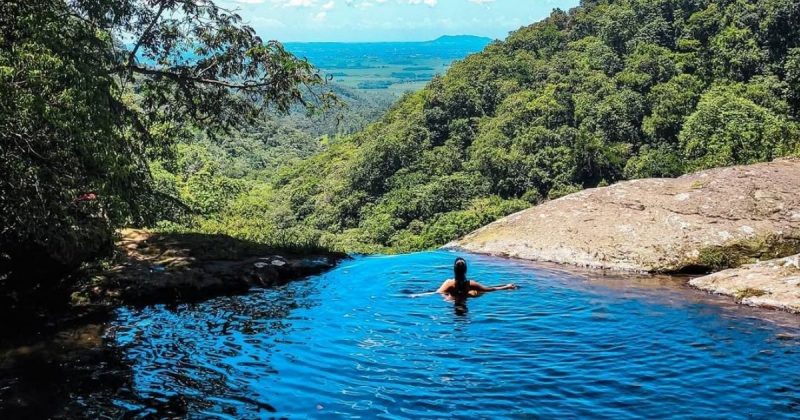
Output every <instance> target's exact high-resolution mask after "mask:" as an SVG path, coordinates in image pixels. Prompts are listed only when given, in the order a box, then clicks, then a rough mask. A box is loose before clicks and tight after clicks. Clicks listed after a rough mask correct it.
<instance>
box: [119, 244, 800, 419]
mask: <svg viewBox="0 0 800 420" xmlns="http://www.w3.org/2000/svg"><path fill="white" fill-rule="evenodd" d="M454 258H455V254H452V253H448V252H431V253H419V254H412V255H402V256H394V257H363V258H362V257H359V258H356V259H354V260H350V261H345V262H344V263H343V264H342V265H341V266H339V267H338V268H337V269H335V270H333V271H331V272H329V273H327V274H324V275H321V276H318V277H313V278H310V279H308V280H305V281H298V282H295V283H291V284H289V285H287V286H285V287H282V288H279V289H275V290H264V291H257V292H253V293H251V294H248V295H246V296H237V297H222V298H218V299H214V300H211V301H209V302H205V303H201V304H194V305H181V306H178V307H172V308H168V307H164V306H156V307H151V308H147V309H143V310H130V309H125V310H121V311H120V313H119V317H118V319H117V321H115V323H114V326H113V328H112V330H111V331H112V332H111V333H110V334H111V335H110V337H111V338H113V339H115V340H116V342H117V343H118V344H119V345H121V346H122V347H123V352H124V357H125V358H126V359H127V360H128V363H130V364H132V369H133V389H131V390H129V393H128V394H127V395H130V396H131V397H130V398H121V397H120V398H117V400H116V402H115V404H117V405H118V407H124V408H126V409H130V410H138V413H139V414H140V415H147V414H148V413H150V414H154V413H155V412H154V411H151V410H154V409H153V408H152V407H154V406H155V405H154V404H155V403H154V402H159V401H160V403H161V404H162V405H165V406H169V405H170V404H172V405H174V404H176V403H175V402H176V401H179V402H180V404H181V405H182V410H186V414H188V416H190V417H209V416H216V417H230V418H242V417H243V418H254V417H256V418H258V417H261V418H263V417H270V416H278V417H283V416H287V417H290V418H298V417H341V416H348V417H351V416H360V417H364V418H372V417H379V416H380V417H413V418H417V417H437V416H446V415H451V414H452V415H454V416H463V417H472V418H497V417H512V418H522V417H525V418H528V417H559V418H562V417H594V418H615V419H616V418H626V417H647V418H665V417H672V418H684V417H704V418H708V417H715V418H731V417H756V418H765V417H771V418H775V417H792V416H800V339H798V336H797V333H798V330H797V326H798V324H799V323H800V321H798V319H800V318H793V317H792V316H789V315H786V316H785V317H784V318H782V319H783V321H784V322H783V323H776V322H774V321H766V320H761V319H759V318H757V317H755V316H753V315H758V314H759V313H757V312H755V310H752V309H747V308H733V307H731V306H730V305H724V304H723V305H718V304H717V303H720V302H724V300H721V299H716V298H713V297H707V296H706V295H704V294H702V293H700V292H697V291H693V290H690V289H687V288H682V287H679V286H676V285H675V284H672V283H670V282H669V281H659V280H655V279H654V280H649V281H648V280H631V279H624V278H607V279H605V280H597V279H591V278H586V277H581V276H578V275H573V274H568V273H565V272H562V271H558V270H551V269H542V268H536V266H535V265H530V264H524V263H518V262H512V261H508V260H502V259H495V258H489V257H480V256H470V255H468V256H467V259H468V261H469V263H470V266H469V276H470V278H473V279H477V280H479V281H481V282H483V283H484V284H498V283H507V282H515V283H517V284H518V285H519V286H520V289H519V290H516V291H503V292H495V293H490V294H487V295H485V296H482V297H480V298H476V299H472V300H470V301H469V305H468V312H467V313H466V314H463V315H458V314H456V312H455V310H454V307H453V305H452V304H451V303H448V302H446V301H444V300H443V299H442V298H441V297H440V296H435V295H434V296H425V297H417V298H412V297H409V294H410V293H414V292H423V291H429V290H432V289H435V288H436V287H437V286H438V285H439V284H440V282H441V281H442V280H443V279H445V278H449V277H450V276H451V274H452V263H453V259H454Z"/></svg>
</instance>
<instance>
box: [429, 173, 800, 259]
mask: <svg viewBox="0 0 800 420" xmlns="http://www.w3.org/2000/svg"><path fill="white" fill-rule="evenodd" d="M798 191H800V160H799V159H780V160H776V161H774V162H770V163H760V164H755V165H749V166H735V167H728V168H717V169H712V170H707V171H702V172H697V173H694V174H690V175H685V176H682V177H680V178H675V179H642V180H635V181H626V182H620V183H618V184H615V185H612V186H609V187H604V188H595V189H589V190H585V191H581V192H578V193H575V194H571V195H568V196H566V197H563V198H560V199H558V200H553V201H550V202H547V203H544V204H542V205H539V206H536V207H533V208H530V209H528V210H525V211H522V212H519V213H516V214H513V215H511V216H508V217H506V218H504V219H501V220H499V221H497V222H494V223H492V224H489V225H487V226H485V227H483V228H481V229H479V230H477V231H475V232H473V233H471V234H469V235H467V236H466V237H464V238H462V239H460V240H458V241H455V242H452V243H450V244H448V245H446V246H445V247H446V248H459V249H464V250H467V251H472V252H478V253H485V254H492V255H502V256H508V257H514V258H522V259H528V260H538V261H550V262H556V263H564V264H573V265H579V266H586V267H595V268H604V269H618V270H634V271H645V272H668V273H669V272H672V273H674V272H709V271H716V270H720V269H725V268H729V267H737V266H740V265H742V264H746V263H751V262H755V261H757V260H761V259H771V258H777V257H783V256H786V255H791V254H795V253H797V252H800V194H798Z"/></svg>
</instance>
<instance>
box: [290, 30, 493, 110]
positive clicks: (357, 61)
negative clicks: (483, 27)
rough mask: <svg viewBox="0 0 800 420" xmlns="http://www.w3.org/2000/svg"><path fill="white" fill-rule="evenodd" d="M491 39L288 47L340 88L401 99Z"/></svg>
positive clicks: (465, 37)
mask: <svg viewBox="0 0 800 420" xmlns="http://www.w3.org/2000/svg"><path fill="white" fill-rule="evenodd" d="M490 42H492V40H491V39H490V38H484V37H478V36H471V35H457V36H443V37H440V38H437V39H435V40H433V41H423V42H356V43H348V42H343V43H339V42H308V43H305V42H302V43H300V42H289V43H285V44H284V45H285V47H286V49H287V50H289V51H290V52H292V53H293V54H295V55H297V56H298V57H303V58H306V59H308V61H309V62H311V63H312V64H314V65H315V66H316V67H317V68H319V69H320V70H322V71H323V73H324V74H325V75H326V76H328V77H330V78H331V80H332V82H333V83H334V84H336V85H341V86H344V87H347V88H350V89H356V90H359V91H362V92H364V91H380V93H381V94H382V93H391V94H393V96H400V95H402V94H403V93H405V92H408V91H415V90H419V89H421V88H423V87H424V86H425V84H426V83H428V82H429V81H430V80H431V79H432V78H433V76H435V75H436V74H442V73H444V72H445V71H446V70H447V69H448V68H449V67H450V65H451V64H452V63H453V61H455V60H460V59H462V58H464V57H466V56H467V55H469V54H473V53H477V52H480V51H482V50H483V49H484V48H485V47H486V45H488V44H489V43H490Z"/></svg>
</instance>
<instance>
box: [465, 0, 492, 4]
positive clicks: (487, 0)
mask: <svg viewBox="0 0 800 420" xmlns="http://www.w3.org/2000/svg"><path fill="white" fill-rule="evenodd" d="M467 1H468V2H470V3H475V4H489V3H494V0H467Z"/></svg>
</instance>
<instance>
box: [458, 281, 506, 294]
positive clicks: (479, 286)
mask: <svg viewBox="0 0 800 420" xmlns="http://www.w3.org/2000/svg"><path fill="white" fill-rule="evenodd" d="M469 287H470V289H472V290H476V291H478V292H494V291H497V290H511V289H516V288H517V285H516V284H514V283H508V284H504V285H501V286H488V287H487V286H484V285H482V284H480V283H478V282H477V281H470V282H469Z"/></svg>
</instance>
